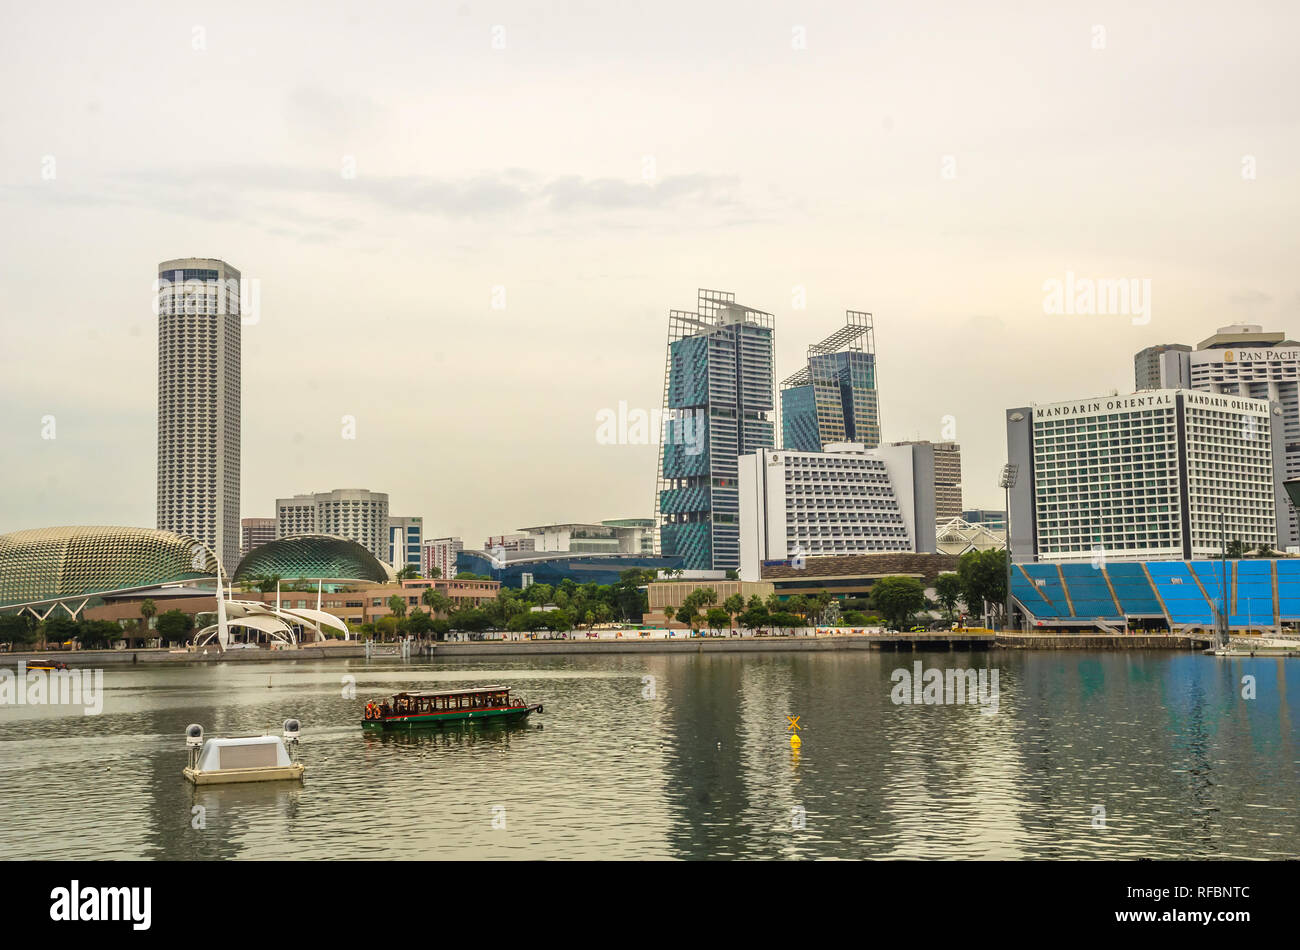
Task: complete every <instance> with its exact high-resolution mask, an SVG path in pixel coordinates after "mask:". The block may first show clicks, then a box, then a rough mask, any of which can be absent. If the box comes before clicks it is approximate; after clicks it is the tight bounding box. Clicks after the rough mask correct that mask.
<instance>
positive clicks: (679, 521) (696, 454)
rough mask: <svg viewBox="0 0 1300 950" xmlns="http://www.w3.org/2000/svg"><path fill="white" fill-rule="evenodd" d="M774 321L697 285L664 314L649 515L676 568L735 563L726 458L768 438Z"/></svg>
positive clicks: (734, 511)
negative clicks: (690, 305) (683, 307)
mask: <svg viewBox="0 0 1300 950" xmlns="http://www.w3.org/2000/svg"><path fill="white" fill-rule="evenodd" d="M773 343H774V320H773V318H772V315H771V314H770V313H766V312H764V311H761V310H754V309H752V308H750V307H745V306H742V305H740V304H738V303H736V299H735V295H734V294H730V293H726V292H723V291H716V290H700V291H699V298H698V305H697V310H696V312H694V313H690V312H684V311H679V310H674V311H671V312H670V313H669V316H668V355H667V361H666V366H665V369H664V410H665V412H664V415H665V419H666V422H665V430H664V433H663V438H662V439H661V440H660V445H659V480H658V491H657V493H656V497H655V515H656V521H657V523H658V526H659V546H660V551H661V553H662V554H664V555H665V556H668V557H677V558H680V559H681V562H682V563H681V566H682V567H683V568H684V569H686V570H726V569H737V570H738V569H739V568H740V537H739V535H740V524H739V521H740V517H739V512H740V495H739V488H738V485H737V473H738V471H737V464H736V459H737V458H738V457H739V456H741V455H747V454H750V453H753V452H756V451H758V450H759V449H761V448H774V447H775V445H776V432H775V426H774V424H773V421H772V417H771V414H772V412H773V411H774V410H775V408H776V405H775V398H774V385H773V384H774V380H775V369H774V366H775V363H774V348H773Z"/></svg>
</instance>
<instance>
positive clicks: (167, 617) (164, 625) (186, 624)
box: [155, 610, 194, 643]
mask: <svg viewBox="0 0 1300 950" xmlns="http://www.w3.org/2000/svg"><path fill="white" fill-rule="evenodd" d="M193 629H194V618H193V617H191V616H190V615H189V614H187V613H185V611H183V610H165V611H163V612H162V613H160V614H159V615H158V624H157V626H156V628H155V632H156V633H157V634H158V636H159V638H160V639H161V640H162V641H163V643H184V642H185V641H187V640H189V638H190V631H191V630H193Z"/></svg>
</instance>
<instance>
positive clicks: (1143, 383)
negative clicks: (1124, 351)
mask: <svg viewBox="0 0 1300 950" xmlns="http://www.w3.org/2000/svg"><path fill="white" fill-rule="evenodd" d="M1191 352H1192V348H1191V347H1190V346H1186V345H1185V344H1182V343H1162V344H1160V345H1159V346H1148V347H1147V348H1146V349H1144V350H1142V351H1140V352H1139V353H1138V354H1137V356H1135V357H1133V380H1134V384H1135V386H1136V388H1137V390H1138V391H1139V392H1141V391H1142V390H1144V389H1191V388H1192V377H1191V367H1190V364H1189V361H1188V359H1187V356H1186V354H1188V353H1191Z"/></svg>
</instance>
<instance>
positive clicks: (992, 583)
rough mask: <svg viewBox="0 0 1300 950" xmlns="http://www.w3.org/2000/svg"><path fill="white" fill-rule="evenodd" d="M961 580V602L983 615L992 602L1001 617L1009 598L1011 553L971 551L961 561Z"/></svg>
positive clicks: (971, 610)
mask: <svg viewBox="0 0 1300 950" xmlns="http://www.w3.org/2000/svg"><path fill="white" fill-rule="evenodd" d="M957 577H958V578H959V579H960V581H961V599H962V601H963V602H964V603H965V604H966V609H967V610H968V611H970V612H971V613H979V612H980V611H981V610H983V608H984V604H985V603H988V604H990V605H991V606H993V607H995V608H996V609H997V612H998V614H999V615H1001V613H1002V612H1003V606H1004V604H1005V603H1006V598H1007V552H1006V551H1005V550H1002V549H996V550H992V551H967V552H966V553H965V554H963V555H962V556H961V558H960V560H958V561H957Z"/></svg>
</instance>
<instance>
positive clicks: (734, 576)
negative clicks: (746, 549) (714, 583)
mask: <svg viewBox="0 0 1300 950" xmlns="http://www.w3.org/2000/svg"><path fill="white" fill-rule="evenodd" d="M727 580H729V581H738V580H740V571H738V570H736V569H735V568H734V567H729V568H727Z"/></svg>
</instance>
